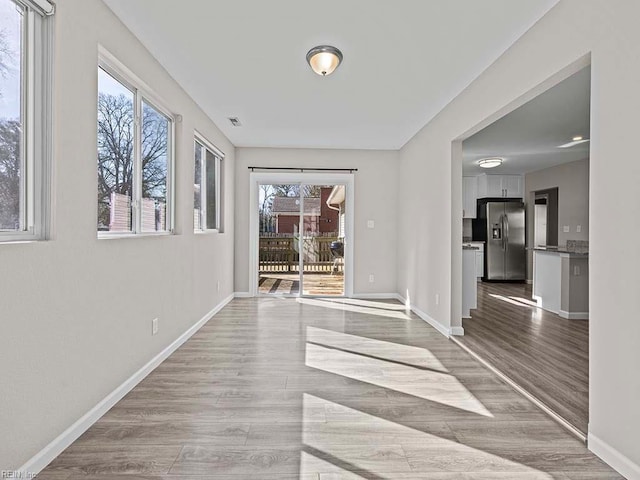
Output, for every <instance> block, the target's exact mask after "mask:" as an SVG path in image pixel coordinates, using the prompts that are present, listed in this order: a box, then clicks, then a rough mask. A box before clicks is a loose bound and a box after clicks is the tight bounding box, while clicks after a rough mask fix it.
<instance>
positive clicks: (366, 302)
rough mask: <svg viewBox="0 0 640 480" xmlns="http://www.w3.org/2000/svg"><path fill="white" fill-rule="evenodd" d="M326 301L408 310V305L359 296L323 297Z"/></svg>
mask: <svg viewBox="0 0 640 480" xmlns="http://www.w3.org/2000/svg"><path fill="white" fill-rule="evenodd" d="M322 300H323V301H325V302H333V303H339V304H340V303H342V304H347V305H356V306H359V307H370V308H379V309H382V310H397V311H403V312H406V311H407V307H406V306H405V305H402V304H400V303H396V302H386V301H382V300H381V301H372V300H362V299H359V298H323V299H322Z"/></svg>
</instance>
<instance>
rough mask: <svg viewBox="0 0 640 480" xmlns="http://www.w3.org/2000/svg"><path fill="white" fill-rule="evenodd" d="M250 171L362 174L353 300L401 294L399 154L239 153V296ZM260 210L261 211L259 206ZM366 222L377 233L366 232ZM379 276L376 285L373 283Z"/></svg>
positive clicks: (244, 279)
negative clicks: (276, 169) (298, 169)
mask: <svg viewBox="0 0 640 480" xmlns="http://www.w3.org/2000/svg"><path fill="white" fill-rule="evenodd" d="M249 166H260V167H307V168H314V167H315V168H357V169H358V171H357V172H356V173H355V213H354V234H355V243H354V250H355V254H354V270H355V276H354V286H353V291H354V294H356V295H357V294H362V293H395V292H396V270H395V265H396V228H397V227H396V217H397V208H396V205H397V204H396V200H397V198H396V197H397V190H396V188H397V185H398V183H397V171H398V152H391V151H375V150H321V149H279V148H238V149H237V150H236V216H235V219H236V256H235V285H236V292H249V291H250V285H249V281H250V280H249V278H250V277H249V248H250V246H249V243H250V240H249V173H250V171H249V169H248V168H247V167H249ZM256 208H257V206H256ZM367 220H374V221H375V228H374V229H373V230H372V229H368V228H367ZM369 274H374V276H375V283H369V280H368V278H369Z"/></svg>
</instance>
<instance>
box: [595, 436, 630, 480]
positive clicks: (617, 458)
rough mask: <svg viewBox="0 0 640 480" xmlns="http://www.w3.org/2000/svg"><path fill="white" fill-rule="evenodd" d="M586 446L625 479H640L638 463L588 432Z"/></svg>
mask: <svg viewBox="0 0 640 480" xmlns="http://www.w3.org/2000/svg"><path fill="white" fill-rule="evenodd" d="M587 447H588V448H589V450H591V451H592V452H593V453H595V454H596V455H597V456H599V457H600V458H601V459H602V460H604V461H605V462H606V463H607V464H609V466H610V467H612V468H613V469H615V470H616V471H617V472H618V473H619V474H620V475H623V476H624V477H626V478H627V480H640V465H638V464H636V463H633V461H632V460H631V459H630V458H628V457H626V456H624V455H623V454H622V453H620V452H619V451H618V450H616V449H615V448H613V447H612V446H611V445H609V444H608V443H606V442H604V441H603V440H601V439H599V438H598V437H596V436H595V435H594V434H593V433H591V432H589V437H588V441H587Z"/></svg>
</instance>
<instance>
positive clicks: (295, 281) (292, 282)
mask: <svg viewBox="0 0 640 480" xmlns="http://www.w3.org/2000/svg"><path fill="white" fill-rule="evenodd" d="M303 276H304V279H303V285H304V292H303V293H304V295H343V294H344V275H342V274H331V273H316V272H313V273H304V274H303ZM258 291H259V292H260V293H261V294H271V295H274V294H275V295H296V294H298V293H300V276H299V275H298V274H297V273H260V279H259V286H258Z"/></svg>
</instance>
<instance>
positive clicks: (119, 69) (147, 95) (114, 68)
mask: <svg viewBox="0 0 640 480" xmlns="http://www.w3.org/2000/svg"><path fill="white" fill-rule="evenodd" d="M97 67H98V68H97V69H96V74H98V72H99V70H100V69H102V70H104V72H105V73H107V74H108V75H110V76H111V77H112V78H113V79H114V80H116V81H117V82H119V83H120V84H121V85H122V86H124V87H125V88H127V89H128V90H130V91H131V93H132V94H133V109H134V133H133V136H134V144H133V185H132V189H133V194H132V198H131V231H129V232H110V231H100V230H98V231H97V235H98V238H99V239H110V238H131V237H149V236H167V235H174V234H175V198H176V196H175V163H176V122H177V121H179V119H180V116H179V115H177V114H174V113H173V112H172V111H171V109H170V108H168V107H167V106H166V104H165V103H164V102H163V101H162V100H160V99H159V97H158V95H156V94H155V93H154V92H153V90H152V89H151V88H150V87H149V86H148V85H147V84H146V83H145V82H143V81H142V80H141V79H140V78H138V77H137V76H136V75H135V74H134V73H133V72H131V70H129V69H128V68H127V67H126V66H125V65H124V64H122V63H121V62H120V61H119V60H117V59H116V58H115V57H114V56H113V55H112V54H111V53H110V52H108V51H107V50H106V49H104V48H103V47H102V46H101V45H100V46H99V47H98V66H97ZM99 94H100V90H99V84H98V82H97V81H96V100H97V99H98V96H99ZM143 104H147V105H148V106H150V107H152V108H153V109H155V110H157V112H158V113H160V114H161V115H163V116H164V117H166V118H167V120H168V122H169V127H168V129H167V131H168V135H167V137H168V138H167V143H168V145H167V156H168V157H169V158H168V162H167V203H166V218H165V224H166V229H165V230H163V231H158V232H151V231H143V230H142V175H143V168H142V120H143V119H142V115H143ZM96 105H97V102H96ZM96 122H97V111H96ZM96 147H97V137H96ZM97 162H98V158H97V148H96V166H97V164H98V163H97ZM96 192H97V184H96ZM96 201H97V196H96ZM94 210H95V212H96V214H97V212H98V205H97V204H96V208H95V209H94ZM95 223H96V228H97V225H98V222H97V217H96V222H95Z"/></svg>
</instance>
